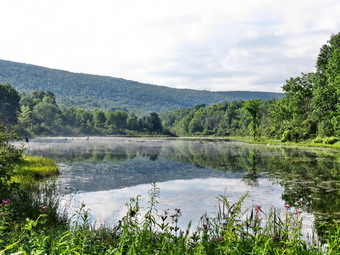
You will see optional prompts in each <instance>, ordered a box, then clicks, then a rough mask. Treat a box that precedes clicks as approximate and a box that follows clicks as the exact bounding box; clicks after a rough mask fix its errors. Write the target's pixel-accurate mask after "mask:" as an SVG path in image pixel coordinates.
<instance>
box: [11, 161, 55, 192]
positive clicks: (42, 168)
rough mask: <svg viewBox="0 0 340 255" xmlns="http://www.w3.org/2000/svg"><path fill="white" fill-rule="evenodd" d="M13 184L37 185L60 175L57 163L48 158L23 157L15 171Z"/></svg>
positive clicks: (12, 179)
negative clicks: (43, 180)
mask: <svg viewBox="0 0 340 255" xmlns="http://www.w3.org/2000/svg"><path fill="white" fill-rule="evenodd" d="M13 174H14V175H13V176H12V178H11V182H14V183H19V184H21V185H28V186H32V185H37V184H39V181H40V180H42V179H44V178H48V177H52V176H55V175H58V174H59V170H58V167H57V165H56V163H55V162H54V161H53V160H51V159H47V158H42V157H32V156H23V158H22V159H21V160H20V161H19V162H18V165H17V167H16V168H15V169H14V171H13Z"/></svg>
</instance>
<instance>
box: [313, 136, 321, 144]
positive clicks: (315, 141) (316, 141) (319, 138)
mask: <svg viewBox="0 0 340 255" xmlns="http://www.w3.org/2000/svg"><path fill="white" fill-rule="evenodd" d="M313 142H314V143H322V142H323V140H322V138H321V137H316V138H315V139H314V140H313Z"/></svg>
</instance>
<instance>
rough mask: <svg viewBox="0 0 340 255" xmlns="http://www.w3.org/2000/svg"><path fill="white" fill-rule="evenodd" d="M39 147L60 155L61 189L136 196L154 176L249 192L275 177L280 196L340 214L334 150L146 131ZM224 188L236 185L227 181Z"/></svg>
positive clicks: (325, 214)
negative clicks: (151, 135)
mask: <svg viewBox="0 0 340 255" xmlns="http://www.w3.org/2000/svg"><path fill="white" fill-rule="evenodd" d="M31 147H32V149H31V151H30V153H31V154H35V155H43V156H48V157H52V158H54V159H55V160H57V161H58V163H59V165H60V168H61V171H62V174H61V176H60V178H59V186H60V190H61V191H62V192H64V193H67V192H69V191H70V190H78V191H79V192H80V193H81V194H79V195H81V196H82V198H84V196H85V194H92V193H91V192H98V191H103V192H109V193H110V192H113V191H112V190H115V192H118V190H121V189H124V188H125V189H128V191H129V194H130V195H129V197H131V196H135V195H137V192H138V189H137V190H135V189H134V187H136V186H139V185H145V184H146V185H148V184H149V183H151V182H153V181H155V182H157V183H167V185H170V184H169V182H171V181H178V180H183V181H185V182H186V183H182V185H184V186H186V185H189V184H188V183H190V182H191V181H192V180H194V179H195V180H197V179H200V180H205V179H208V178H217V179H221V180H233V181H235V182H237V183H238V185H240V187H242V190H243V192H244V193H245V192H246V190H247V189H252V190H256V191H260V190H261V189H262V187H263V181H269V182H270V183H271V186H272V187H274V188H277V187H282V190H281V191H280V194H279V195H277V197H276V199H277V200H278V201H281V203H285V204H290V205H292V206H295V207H297V208H301V209H303V210H304V211H305V212H309V213H313V214H314V215H315V218H316V219H315V221H316V225H317V227H318V226H320V225H321V223H322V222H324V221H330V220H332V219H336V220H339V218H340V215H339V214H340V213H339V212H340V202H339V199H338V198H339V197H340V196H339V195H340V187H339V186H340V180H339V178H340V175H339V171H340V161H339V156H338V153H337V152H333V151H330V150H324V149H323V150H321V149H308V148H304V149H301V148H286V147H279V146H266V145H247V144H243V143H237V142H225V141H203V142H202V141H183V140H174V139H141V138H91V139H90V140H89V141H86V140H85V139H83V138H82V139H80V138H74V139H73V140H72V139H68V140H65V139H44V140H42V139H37V140H32V141H31ZM195 185H198V184H197V183H196V184H195ZM205 185H208V184H202V186H201V187H198V188H199V189H200V190H201V191H202V193H201V194H205V192H208V191H206V190H205V189H204V188H205ZM165 186H166V185H165ZM189 186H190V187H191V188H192V187H193V186H194V184H192V185H189ZM224 188H227V190H229V189H230V187H229V188H228V186H227V184H225V187H224ZM161 189H162V187H161ZM222 191H223V190H222ZM220 192H221V191H220ZM254 192H255V191H254ZM113 193H114V192H113ZM244 193H243V194H244ZM93 194H94V193H93ZM118 194H119V192H118ZM257 195H258V196H260V197H259V199H261V197H263V196H264V194H262V193H261V194H260V193H258V194H257ZM91 196H92V195H91ZM185 196H187V194H185V195H183V197H185ZM126 201H127V200H125V201H124V202H126ZM107 202H108V201H107ZM196 203H198V204H200V203H201V200H200V199H198V200H196ZM261 204H262V203H261ZM191 207H193V208H194V207H195V206H194V205H193V204H191Z"/></svg>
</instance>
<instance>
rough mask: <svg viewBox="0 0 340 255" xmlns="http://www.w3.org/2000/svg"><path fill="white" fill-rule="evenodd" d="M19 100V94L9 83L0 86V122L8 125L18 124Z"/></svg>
mask: <svg viewBox="0 0 340 255" xmlns="http://www.w3.org/2000/svg"><path fill="white" fill-rule="evenodd" d="M19 100H20V96H19V93H18V92H17V91H16V90H15V89H14V88H13V87H12V86H11V85H10V84H9V83H3V84H0V122H2V123H5V124H7V125H11V124H15V123H16V122H17V113H18V111H19V110H20V106H19Z"/></svg>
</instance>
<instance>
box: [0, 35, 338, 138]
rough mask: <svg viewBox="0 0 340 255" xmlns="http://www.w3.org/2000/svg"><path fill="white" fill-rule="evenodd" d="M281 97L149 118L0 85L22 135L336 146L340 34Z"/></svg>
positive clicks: (9, 118) (7, 115)
mask: <svg viewBox="0 0 340 255" xmlns="http://www.w3.org/2000/svg"><path fill="white" fill-rule="evenodd" d="M282 89H283V91H284V97H283V98H281V99H269V100H263V99H250V100H246V101H245V100H236V101H227V102H221V103H216V104H212V105H205V104H198V105H196V106H195V107H189V108H182V109H176V110H172V111H168V112H165V113H161V114H158V113H156V112H152V113H150V114H147V115H145V116H143V117H138V116H136V115H135V114H131V113H128V112H126V111H123V110H101V109H95V110H93V109H84V108H79V107H72V106H65V105H59V104H58V103H57V98H56V96H55V95H54V94H53V93H52V92H50V91H45V90H34V91H31V92H27V93H19V92H18V91H17V90H16V89H15V88H14V87H13V86H12V85H10V84H9V83H3V84H1V85H0V120H1V122H3V123H7V124H10V125H14V126H15V127H16V129H17V130H18V132H19V133H20V134H22V135H26V136H28V135H65V136H66V135H143V134H144V135H176V136H207V135H209V136H211V135H212V136H249V135H251V136H252V137H253V138H254V139H256V138H257V137H259V136H265V137H270V138H275V139H280V140H281V141H283V142H285V141H294V142H298V141H302V140H314V141H315V142H322V141H324V142H325V143H335V142H336V141H337V140H338V139H339V137H340V33H337V34H334V35H332V36H331V38H330V40H329V41H328V43H326V44H325V45H323V46H322V48H321V49H320V53H319V55H318V56H317V60H316V72H314V73H307V74H304V73H302V74H301V75H300V76H298V77H295V78H290V79H288V80H287V81H286V83H285V84H284V85H283V86H282Z"/></svg>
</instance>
